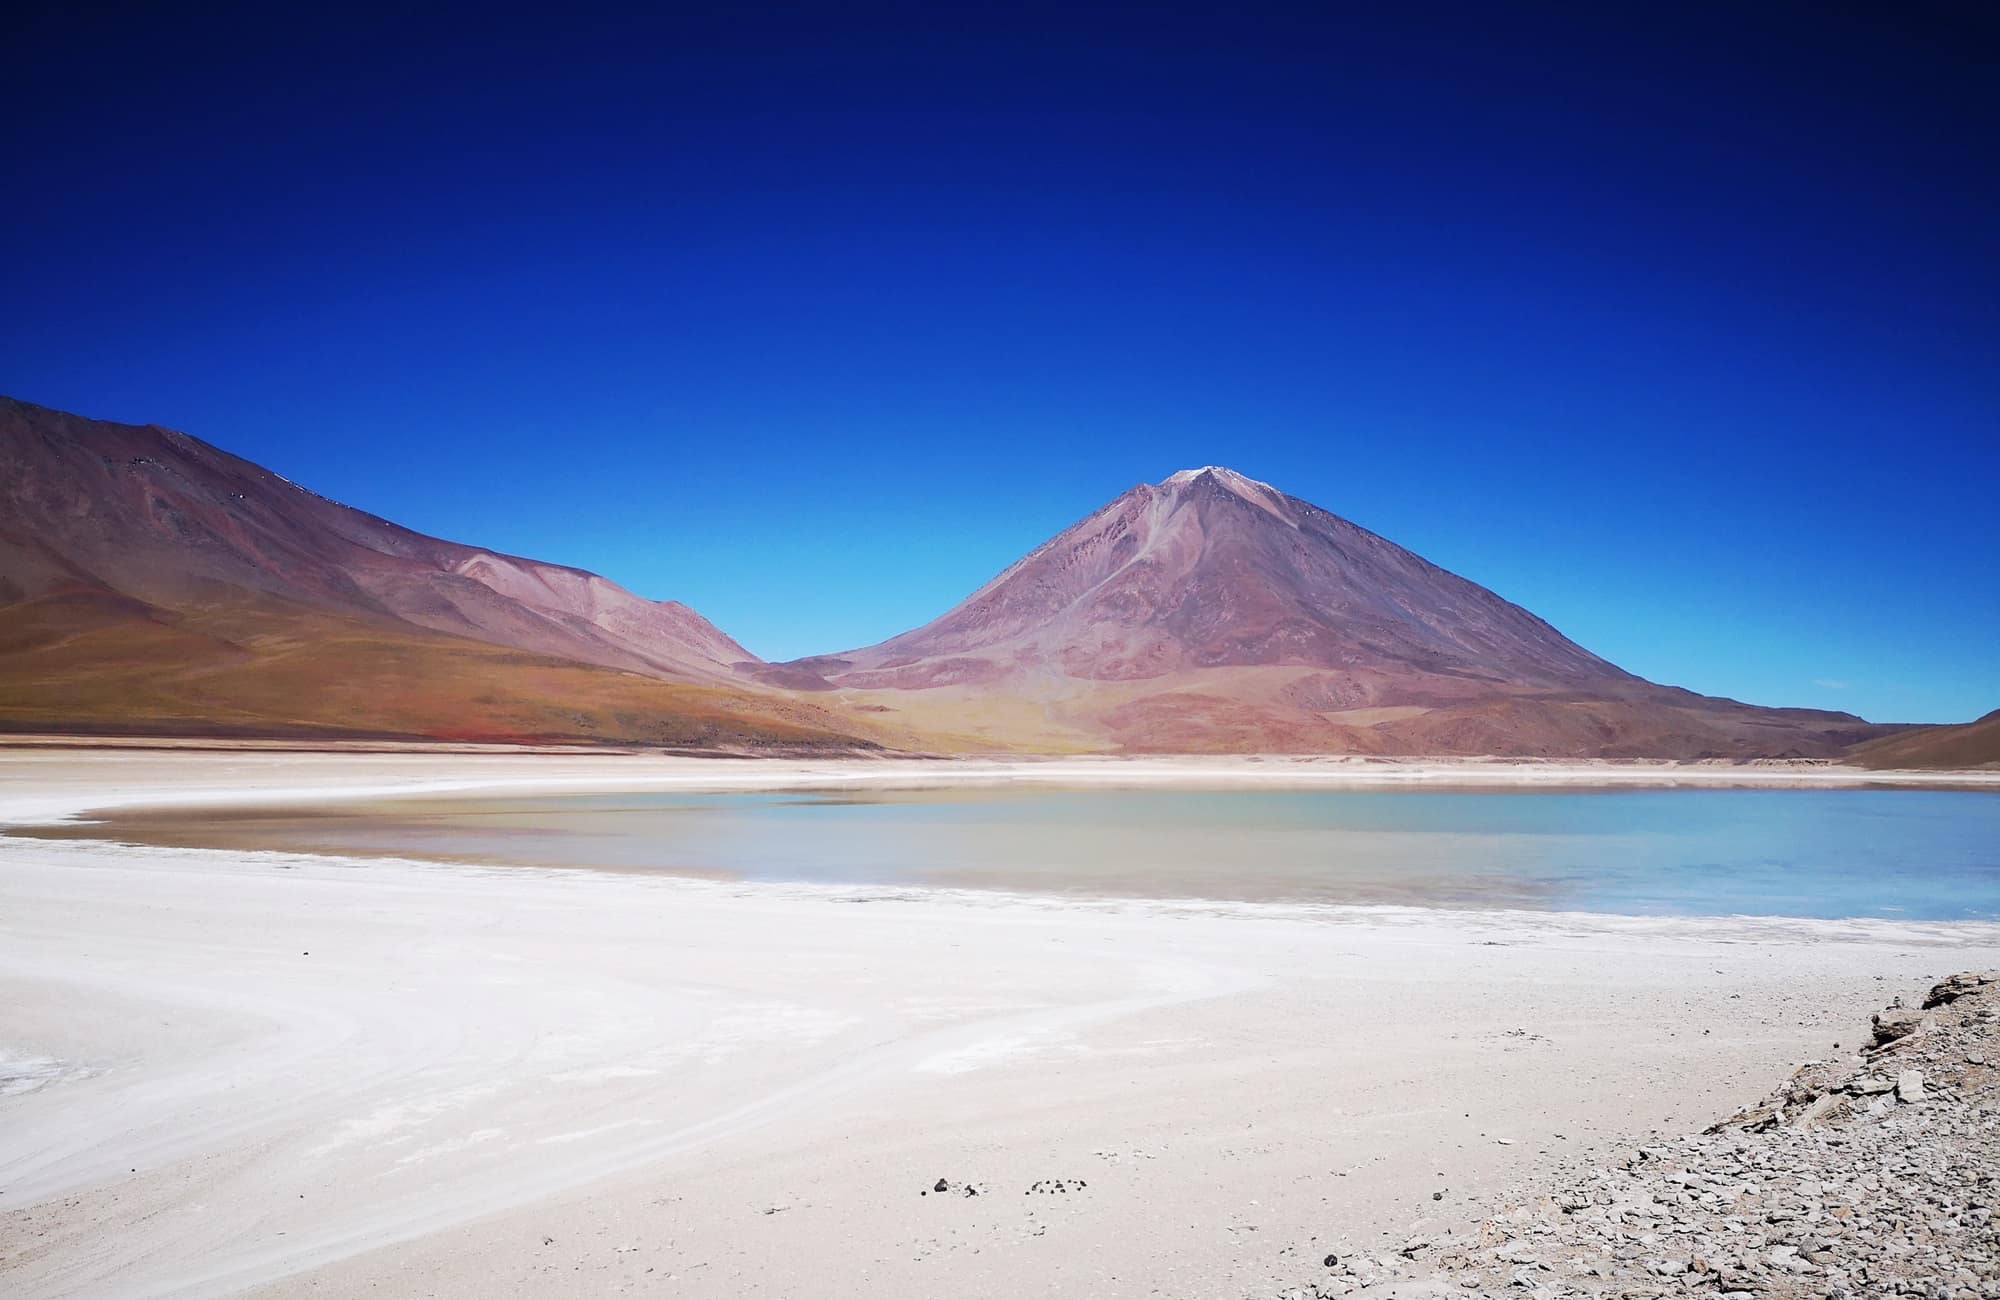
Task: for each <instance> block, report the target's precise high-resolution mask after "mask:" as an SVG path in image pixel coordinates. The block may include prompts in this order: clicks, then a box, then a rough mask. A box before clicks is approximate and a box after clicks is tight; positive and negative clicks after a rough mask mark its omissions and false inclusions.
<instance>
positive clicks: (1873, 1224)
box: [1279, 973, 2000, 1300]
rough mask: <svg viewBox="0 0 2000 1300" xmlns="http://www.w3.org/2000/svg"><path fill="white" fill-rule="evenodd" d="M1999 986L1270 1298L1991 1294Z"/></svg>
mask: <svg viewBox="0 0 2000 1300" xmlns="http://www.w3.org/2000/svg"><path fill="white" fill-rule="evenodd" d="M1997 1064H2000V975H1994V974H1976V973H1975V974H1964V975H1957V976H1954V977H1952V978H1951V979H1949V980H1946V981H1944V982H1943V983H1941V984H1939V985H1938V986H1937V987H1935V988H1933V989H1932V990H1931V992H1930V994H1929V996H1927V997H1926V998H1924V1000H1923V1004H1922V1006H1921V1007H1917V1008H1909V1007H1905V1006H1903V1005H1901V1004H1900V1002H1899V1003H1897V1004H1896V1005H1892V1006H1891V1007H1889V1008H1887V1009H1885V1010H1884V1011H1883V1012H1882V1013H1881V1014H1880V1015H1878V1016H1876V1017H1875V1020H1874V1033H1873V1035H1872V1040H1871V1042H1870V1043H1869V1045H1868V1046H1867V1047H1865V1048H1864V1049H1862V1050H1861V1051H1860V1052H1859V1053H1856V1054H1854V1055H1852V1056H1846V1057H1843V1058H1840V1059H1838V1060H1826V1061H1814V1062H1810V1063H1808V1064H1806V1065H1803V1066H1801V1067H1800V1068H1799V1069H1798V1070H1797V1071H1796V1072H1795V1073H1794V1074H1793V1075H1792V1076H1791V1078H1789V1079H1788V1080H1786V1082H1785V1083H1784V1085H1783V1086H1781V1087H1780V1088H1778V1089H1777V1090H1776V1091H1774V1092H1772V1093H1771V1094H1770V1095H1769V1096H1768V1097H1765V1098H1764V1099H1763V1100H1762V1101H1760V1102H1758V1103H1757V1104H1755V1105H1753V1106H1748V1107H1745V1108H1744V1109H1743V1110H1741V1111H1739V1112H1738V1113H1737V1114H1735V1115H1732V1116H1730V1117H1729V1118H1728V1119H1725V1120H1723V1121H1721V1122H1720V1123H1718V1124H1716V1125H1714V1126H1713V1127H1711V1128H1710V1129H1708V1130H1707V1131H1706V1132H1705V1133H1701V1134H1694V1135H1689V1136H1686V1137H1682V1138H1680V1139H1678V1140H1675V1141H1669V1142H1661V1143H1656V1144H1648V1145H1644V1146H1638V1147H1635V1148H1632V1149H1630V1150H1627V1151H1623V1152H1620V1153H1618V1154H1616V1155H1615V1156H1614V1157H1612V1158H1610V1159H1608V1160H1604V1161H1601V1162H1585V1163H1579V1164H1575V1165H1572V1166H1570V1167H1568V1168H1566V1169H1565V1170H1563V1171H1561V1172H1560V1173H1559V1174H1558V1175H1557V1176H1556V1178H1555V1179H1554V1181H1553V1182H1552V1184H1550V1185H1549V1186H1547V1187H1545V1188H1543V1189H1541V1190H1540V1191H1539V1192H1538V1194H1536V1195H1532V1196H1528V1197H1525V1198H1523V1199H1521V1200H1520V1201H1519V1203H1518V1204H1517V1205H1515V1206H1514V1207H1513V1208H1512V1209H1511V1210H1509V1211H1508V1212H1505V1213H1502V1214H1499V1215H1496V1216H1494V1217H1492V1218H1489V1219H1486V1220H1484V1221H1481V1222H1476V1223H1469V1224H1464V1225H1461V1226H1460V1227H1459V1228H1457V1229H1456V1230H1455V1231H1453V1232H1450V1233H1447V1234H1444V1235H1442V1236H1439V1237H1436V1238H1433V1239H1414V1240H1411V1241H1409V1242H1406V1243H1405V1244H1404V1245H1403V1247H1402V1249H1401V1250H1400V1251H1393V1252H1388V1253H1382V1252H1375V1253H1370V1254H1362V1255H1357V1256H1351V1257H1342V1256H1337V1255H1336V1256H1329V1257H1328V1258H1327V1260H1326V1261H1325V1274H1324V1276H1322V1277H1318V1278H1314V1279H1311V1280H1307V1281H1302V1282H1299V1283H1295V1284H1293V1285H1291V1286H1289V1287H1286V1288H1283V1289H1281V1290H1280V1292H1279V1294H1281V1295H1284V1296H1288V1297H1295V1298H1307V1297H1311V1298H1320V1297H1330V1296H1341V1297H1350V1296H1352V1297H1364V1296H1365V1297H1374V1296H1400V1297H1416V1296H1434V1297H1436V1296H1448V1295H1449V1296H1485V1295H1491V1296H1524V1297H1567V1296H1577V1297H1581V1296H1604V1297H1618V1298H1619V1300H1638V1298H1639V1297H1665V1296H1697V1297H1700V1296H1721V1297H1734V1298H1735V1300H1795V1298H1797V1300H1803V1298H1805V1297H1835V1298H1838V1297H1846V1296H1864V1295H1866V1296H1878V1295H1879V1296H1891V1295H1900V1296H1921V1297H1924V1300H1990V1297H1993V1296H1996V1295H2000V1219H1996V1215H2000V1068H1996V1065H1997Z"/></svg>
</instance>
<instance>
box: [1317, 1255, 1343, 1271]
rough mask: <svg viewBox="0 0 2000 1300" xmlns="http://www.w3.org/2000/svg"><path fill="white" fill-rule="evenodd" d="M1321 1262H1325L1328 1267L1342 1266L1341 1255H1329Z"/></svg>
mask: <svg viewBox="0 0 2000 1300" xmlns="http://www.w3.org/2000/svg"><path fill="white" fill-rule="evenodd" d="M1320 1262H1321V1263H1323V1264H1325V1265H1326V1266H1327V1267H1328V1268H1338V1267H1340V1256H1338V1255H1328V1256H1327V1257H1326V1258H1325V1259H1324V1260H1322V1261H1320Z"/></svg>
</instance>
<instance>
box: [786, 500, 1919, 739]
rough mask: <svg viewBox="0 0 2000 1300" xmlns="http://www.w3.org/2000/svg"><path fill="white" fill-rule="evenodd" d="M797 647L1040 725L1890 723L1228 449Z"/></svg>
mask: <svg viewBox="0 0 2000 1300" xmlns="http://www.w3.org/2000/svg"><path fill="white" fill-rule="evenodd" d="M785 667H786V668H787V669H789V670H790V674H789V675H788V676H787V678H786V680H788V681H791V682H794V683H797V682H799V681H800V677H799V676H798V675H799V674H801V673H811V674H816V675H817V676H818V677H820V678H821V679H823V680H824V681H825V682H826V683H827V685H829V686H830V687H832V688H835V689H837V690H839V691H841V692H842V693H843V694H845V695H846V696H848V697H849V698H852V699H855V700H859V701H865V702H867V703H869V704H872V705H874V706H875V707H878V708H886V709H891V710H894V711H895V712H894V716H896V717H899V718H901V719H902V720H903V721H905V722H907V723H908V724H909V725H911V726H912V727H915V728H919V729H922V728H947V729H950V730H954V731H963V732H967V733H970V734H976V735H983V736H987V737H989V738H990V739H991V740H992V741H993V742H995V743H1002V744H1012V745H1020V746H1026V747H1032V748H1056V749H1063V748H1068V749H1077V750H1099V749H1106V748H1117V749H1125V750H1133V751H1171V752H1217V751H1242V752H1256V751H1282V752H1331V753H1381V754H1501V755H1548V756H1596V757H1660V758H1683V759H1685V758H1700V757H1721V758H1748V757H1760V756H1785V757H1813V758H1826V757H1833V756H1837V755H1839V754H1841V753H1842V752H1843V751H1845V750H1846V748H1847V747H1848V746H1850V745H1852V744H1854V743H1856V742H1857V741H1861V740H1867V739H1871V738H1873V737H1875V736H1878V735H1882V734H1885V732H1886V731H1887V730H1888V729H1886V728H1878V727H1875V726H1872V725H1871V724H1869V723H1867V722H1864V721H1863V720H1862V719H1860V718H1857V717H1855V716H1853V715H1852V714H1846V713H1832V712H1821V711H1817V710H1808V709H1767V708H1756V707H1753V706H1749V705H1745V704H1740V703H1737V702H1736V701H1733V700H1722V699H1713V698H1708V697H1704V696H1699V695H1694V694H1692V693H1690V692H1688V691H1684V690H1679V689H1675V688H1672V687H1666V686H1659V685H1655V684H1654V683H1652V682H1648V681H1645V680H1643V679H1641V678H1639V677H1635V676H1633V675H1632V674H1630V673H1628V672H1626V671H1624V670H1623V669H1621V668H1619V667H1617V666H1616V665H1615V664H1611V663H1608V662H1606V661H1605V660H1603V659H1601V658H1599V657H1598V656H1597V655H1594V654H1592V653H1591V652H1590V651H1588V650H1586V649H1584V648H1583V647H1581V646H1579V645H1577V644H1576V643H1575V642H1573V641H1571V640H1569V639H1568V638H1567V637H1565V636H1563V635H1562V634H1561V633H1560V632H1558V631H1556V629H1555V628H1553V627H1551V626H1549V625H1548V624H1547V623H1545V622H1543V621H1542V620H1541V619H1539V618H1537V617H1535V616H1534V615H1533V614H1531V613H1529V612H1528V611H1527V610H1525V609H1522V608H1521V607H1520V606H1518V605H1514V604H1511V603H1510V602H1508V601H1506V600H1503V599H1502V598H1501V597H1499V596H1497V595H1495V594H1494V593H1492V592H1491V591H1488V590H1486V589H1485V588H1484V587H1481V586H1479V585H1478V584H1476V583H1473V582H1468V581H1467V580H1465V579H1464V578H1461V577H1458V576H1457V575H1455V574H1452V573H1448V572H1446V571H1445V570H1443V569H1441V568H1439V567H1438V566H1436V565H1434V564H1431V563H1430V562H1428V561H1426V560H1424V559H1422V558H1421V557H1419V556H1417V555H1414V554H1412V553H1411V552H1409V551H1407V550H1405V549H1403V548H1402V547H1400V546H1397V545H1396V544H1395V543H1393V542H1390V541H1388V540H1387V539H1386V538H1383V537H1379V536H1377V535H1376V534H1374V533H1371V532H1369V531H1368V530H1366V529H1364V528H1360V527H1357V526H1356V525H1354V524H1352V523H1350V522H1348V521H1347V520H1345V519H1342V518H1340V517H1338V516H1336V515H1333V514H1330V513H1328V512H1327V511H1325V510H1322V509H1320V508H1319V507H1317V506H1314V505H1311V504H1309V503H1307V502H1305V501H1301V500H1299V499H1298V498H1296V497H1292V496H1288V495H1286V494H1285V493H1283V492H1281V491H1279V490H1277V489H1276V488H1274V487H1272V486H1270V485H1269V484H1266V483H1260V482H1257V481H1256V480H1254V479H1251V478H1248V477H1246V476H1244V475H1242V474H1238V473H1236V472H1234V471H1232V470H1228V469H1223V468H1221V467H1218V466H1209V467H1206V468H1202V469H1192V470H1183V471H1181V472H1180V473H1177V474H1175V475H1173V476H1171V477H1170V478H1168V479H1166V480H1165V481H1164V482H1161V483H1157V484H1142V485H1140V486H1138V487H1135V488H1133V489H1132V490H1131V491H1129V492H1127V493H1125V494H1124V495H1123V496H1120V497H1119V498H1117V499H1116V500H1115V501H1112V502H1111V503H1110V504H1108V505H1106V506H1105V507H1104V508H1103V509H1101V510H1099V511H1097V512H1096V513H1095V514H1092V515H1091V516H1090V517H1089V518H1087V519H1085V520H1083V521H1082V522H1081V523H1079V524H1077V525H1076V526H1075V527H1073V528H1070V529H1068V530H1066V531H1064V532H1063V533H1061V534H1059V535H1058V536H1056V537H1054V538H1052V539H1051V540H1049V541H1048V542H1046V543H1044V544H1043V545H1041V546H1039V547H1037V548H1036V549H1035V550H1034V551H1033V552H1032V553H1030V554H1029V555H1028V556H1026V557H1025V558H1024V559H1022V560H1021V561H1019V562H1018V563H1016V564H1015V565H1013V566H1012V567H1011V568H1009V569H1008V570H1007V571H1006V572H1004V573H1002V574H1001V575H1000V576H998V577H997V578H995V579H993V581H991V582H989V583H988V584H987V585H986V586H984V587H982V588H980V589H979V590H978V591H977V592H974V593H973V594H972V595H971V596H970V597H968V598H967V599H966V601H965V602H964V603H963V604H961V605H959V606H958V607H957V608H956V609H953V610H951V611H950V612H949V613H947V614H945V615H944V616H943V617H941V618H939V619H937V620H936V621H934V622H931V623H928V624H926V625H924V626H923V627H920V628H917V629H916V630H914V631H911V632H906V633H904V634H903V635H901V636H897V637H893V638H891V639H890V640H887V641H884V642H882V643H881V644H880V645H875V646H869V647H867V648H865V649H860V650H851V651H847V652H845V653H842V654H837V655H822V656H817V657H814V658H810V659H803V660H798V661H796V662H794V663H791V664H789V665H786V666H785Z"/></svg>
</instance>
